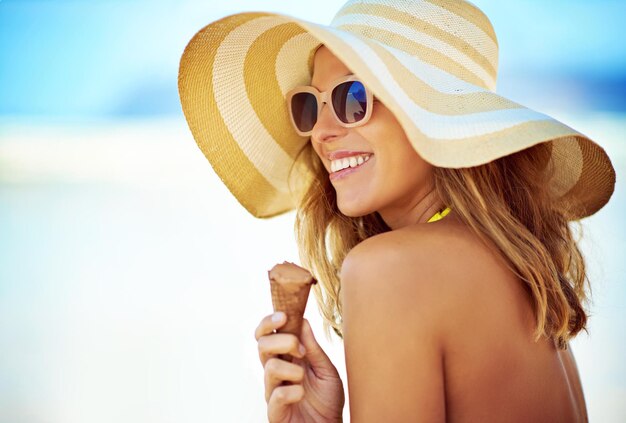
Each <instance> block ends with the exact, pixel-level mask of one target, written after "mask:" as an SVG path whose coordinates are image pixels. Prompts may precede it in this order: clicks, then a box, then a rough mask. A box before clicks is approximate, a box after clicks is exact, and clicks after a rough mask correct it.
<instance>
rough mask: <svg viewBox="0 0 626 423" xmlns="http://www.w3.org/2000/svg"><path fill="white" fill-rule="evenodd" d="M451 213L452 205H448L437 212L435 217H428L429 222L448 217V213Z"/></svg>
mask: <svg viewBox="0 0 626 423" xmlns="http://www.w3.org/2000/svg"><path fill="white" fill-rule="evenodd" d="M448 213H450V207H446V208H445V209H443V210H442V211H440V212H437V213H435V215H434V216H433V217H431V218H430V219H428V222H427V223H430V222H436V221H438V220H441V219H443V218H444V217H446V215H447V214H448Z"/></svg>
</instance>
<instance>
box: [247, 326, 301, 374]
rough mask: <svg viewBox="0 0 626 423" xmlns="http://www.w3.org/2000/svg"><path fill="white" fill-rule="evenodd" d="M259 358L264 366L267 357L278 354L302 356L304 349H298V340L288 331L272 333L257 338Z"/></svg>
mask: <svg viewBox="0 0 626 423" xmlns="http://www.w3.org/2000/svg"><path fill="white" fill-rule="evenodd" d="M257 346H258V350H259V360H261V364H263V365H264V366H265V363H266V362H267V360H268V359H270V358H272V357H275V356H277V355H279V354H290V355H291V356H293V357H298V358H302V357H304V351H305V350H300V346H301V344H300V340H299V339H298V338H297V337H296V336H295V335H292V334H290V333H274V334H271V335H265V336H262V337H261V338H259V341H258V343H257ZM302 348H304V346H302Z"/></svg>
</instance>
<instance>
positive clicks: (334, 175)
mask: <svg viewBox="0 0 626 423" xmlns="http://www.w3.org/2000/svg"><path fill="white" fill-rule="evenodd" d="M350 157H351V160H354V157H355V156H350ZM359 157H364V156H362V155H360V156H359ZM365 157H367V160H365V159H361V160H359V162H357V163H356V165H355V166H350V167H346V168H342V167H339V169H340V170H337V171H334V172H332V171H331V172H330V173H329V175H328V177H329V178H330V180H331V181H337V180H339V179H343V178H345V177H346V176H348V175H350V174H352V173H354V172H358V171H360V170H361V169H363V168H365V167H367V166H368V165H369V163H370V162H371V159H372V157H374V155H373V154H371V153H368V154H367V156H365ZM342 160H348V159H347V158H343V159H341V160H339V159H338V160H337V161H333V162H331V163H333V166H334V167H335V168H336V165H334V164H335V163H338V162H340V161H342Z"/></svg>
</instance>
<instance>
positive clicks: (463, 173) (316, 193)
mask: <svg viewBox="0 0 626 423" xmlns="http://www.w3.org/2000/svg"><path fill="white" fill-rule="evenodd" d="M551 149H552V145H551V144H550V143H542V144H538V145H535V146H533V147H530V148H528V149H526V150H523V151H521V152H518V153H515V154H511V155H509V156H506V157H503V158H500V159H498V160H495V161H492V162H489V163H487V164H484V165H481V166H476V167H470V168H462V169H449V168H441V167H435V168H434V181H433V183H434V186H435V190H436V192H437V194H438V195H439V198H440V199H441V200H442V201H443V202H444V204H446V205H448V206H449V207H450V208H451V209H452V210H454V211H455V212H456V213H457V214H458V216H459V218H460V219H461V220H462V221H463V222H464V223H465V224H466V225H467V226H468V227H469V228H470V229H471V230H472V231H473V232H475V233H476V234H477V235H478V236H479V237H480V238H481V239H483V240H485V241H486V240H490V241H491V242H493V244H494V245H495V246H496V247H497V248H498V250H499V251H500V253H501V254H502V255H503V256H504V258H505V259H506V262H507V264H508V266H509V268H510V269H511V270H512V271H513V272H514V273H515V274H516V275H517V276H518V278H519V279H520V280H521V281H522V283H523V284H524V287H525V288H526V291H527V293H528V294H529V296H530V298H531V300H532V301H531V303H532V306H533V312H534V316H535V321H536V325H535V333H534V336H535V340H538V339H539V338H540V337H541V336H546V337H548V338H552V339H554V340H555V341H556V342H557V345H558V346H559V348H561V349H565V348H566V346H567V341H568V340H569V339H570V338H572V337H574V336H575V335H576V334H577V333H578V332H579V331H581V330H583V329H585V326H586V322H587V314H586V312H585V310H584V308H583V304H584V303H585V302H586V301H587V294H588V292H589V290H590V287H589V281H588V279H587V275H586V271H585V262H584V259H583V256H582V254H581V252H580V250H579V248H578V245H577V239H575V235H574V231H573V229H572V228H571V227H570V225H569V223H568V222H569V221H570V220H571V219H570V216H569V214H568V212H567V210H568V207H567V205H563V204H562V203H557V202H556V201H555V200H554V198H553V197H552V195H551V192H550V190H549V183H548V181H549V180H550V177H551V175H552V172H553V169H552V168H551V164H552V162H551V161H550V160H549V158H550V154H551ZM298 160H301V161H303V162H304V163H305V164H306V165H307V166H308V167H309V169H311V170H312V172H313V178H312V180H311V182H310V184H309V185H308V188H307V189H306V190H305V192H304V194H303V195H302V197H301V200H300V203H299V205H298V208H297V213H296V221H295V228H294V229H295V234H296V240H297V243H298V249H299V253H300V259H301V261H302V263H303V265H304V266H305V267H307V268H308V269H309V270H310V271H311V273H312V274H313V276H314V277H315V278H316V279H317V280H318V284H316V285H314V288H313V289H314V294H315V297H316V300H317V303H318V306H319V309H320V311H321V314H322V317H323V319H324V330H325V333H326V336H327V338H329V339H330V328H332V329H333V330H334V331H335V333H336V334H337V335H338V336H339V337H343V336H342V332H341V324H342V319H341V316H342V311H341V303H340V301H339V293H340V290H341V281H340V280H339V271H340V269H341V264H342V262H343V260H344V258H345V257H346V255H347V254H348V252H349V251H350V249H352V247H354V246H355V245H357V244H358V243H360V242H361V241H363V240H365V239H366V238H369V237H371V236H374V235H377V234H379V233H382V232H386V231H389V230H390V228H389V227H388V226H387V225H386V224H385V222H384V221H383V220H382V218H381V217H380V215H379V214H378V213H372V214H369V215H365V216H361V217H347V216H345V215H343V214H342V213H341V212H340V211H339V209H338V208H337V201H336V195H335V190H334V188H333V186H332V185H331V183H330V180H329V178H328V173H327V171H326V170H325V168H324V167H323V165H322V163H321V161H320V159H319V157H318V156H317V155H316V153H315V152H314V150H313V148H312V147H311V144H310V143H308V144H307V145H306V146H305V148H304V149H303V150H302V151H301V154H300V156H299V157H298ZM578 232H579V233H580V227H579V231H578Z"/></svg>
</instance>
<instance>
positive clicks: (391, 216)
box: [379, 187, 444, 229]
mask: <svg viewBox="0 0 626 423" xmlns="http://www.w3.org/2000/svg"><path fill="white" fill-rule="evenodd" d="M443 206H444V204H443V202H442V201H441V200H440V199H439V196H438V195H437V193H436V192H435V188H434V187H433V188H432V189H431V190H430V191H428V192H426V194H424V195H422V196H420V197H419V198H418V200H417V201H416V202H414V203H413V204H411V205H410V206H409V207H408V208H400V209H394V210H381V211H379V214H380V216H381V217H382V218H383V220H384V221H385V223H386V224H387V226H389V227H390V228H391V229H399V228H402V227H404V226H409V225H415V224H419V223H427V222H428V219H430V218H431V217H432V216H433V215H434V214H435V213H437V212H438V211H440V210H441V209H442V208H443Z"/></svg>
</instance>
